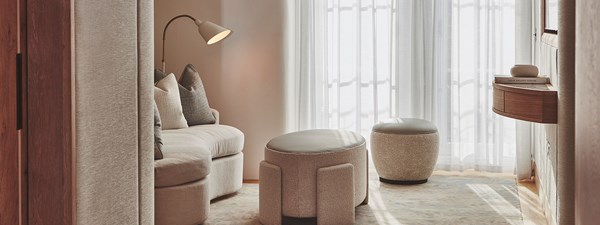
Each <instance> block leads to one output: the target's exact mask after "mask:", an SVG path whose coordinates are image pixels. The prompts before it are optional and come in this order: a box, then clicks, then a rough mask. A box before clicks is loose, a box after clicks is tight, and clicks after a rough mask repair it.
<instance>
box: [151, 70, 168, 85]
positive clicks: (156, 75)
mask: <svg viewBox="0 0 600 225" xmlns="http://www.w3.org/2000/svg"><path fill="white" fill-rule="evenodd" d="M165 77H166V75H165V72H163V71H162V70H160V69H154V83H156V82H158V81H160V80H162V79H163V78H165Z"/></svg>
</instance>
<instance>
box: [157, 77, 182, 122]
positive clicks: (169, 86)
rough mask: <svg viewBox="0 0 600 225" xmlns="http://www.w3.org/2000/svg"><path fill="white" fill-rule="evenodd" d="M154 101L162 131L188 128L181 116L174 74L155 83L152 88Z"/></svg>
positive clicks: (177, 87)
mask: <svg viewBox="0 0 600 225" xmlns="http://www.w3.org/2000/svg"><path fill="white" fill-rule="evenodd" d="M154 101H156V106H157V107H158V112H159V114H160V122H161V123H162V129H163V130H169V129H179V128H186V127H188V125H187V121H186V120H185V117H184V116H183V110H182V108H181V99H180V98H179V86H178V84H177V79H175V74H173V73H170V74H169V75H167V76H166V77H165V78H163V79H162V80H160V81H158V82H156V85H155V87H154Z"/></svg>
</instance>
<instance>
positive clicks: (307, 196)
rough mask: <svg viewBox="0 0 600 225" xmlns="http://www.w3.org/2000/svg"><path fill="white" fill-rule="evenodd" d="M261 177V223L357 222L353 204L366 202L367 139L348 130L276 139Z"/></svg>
mask: <svg viewBox="0 0 600 225" xmlns="http://www.w3.org/2000/svg"><path fill="white" fill-rule="evenodd" d="M259 180H260V181H259V182H260V186H259V218H260V221H261V222H262V223H263V224H281V223H282V220H284V221H285V220H286V219H298V218H303V219H306V218H313V219H314V217H316V221H317V223H318V224H348V223H350V224H351V223H354V208H355V207H356V206H358V205H361V204H362V203H366V201H367V188H368V185H367V149H366V144H365V139H364V138H363V137H362V136H361V135H359V134H357V133H354V132H351V131H344V130H306V131H299V132H293V133H289V134H285V135H282V136H279V137H276V138H273V139H272V140H271V141H269V143H268V144H267V146H266V148H265V160H264V161H262V162H261V164H260V172H259ZM284 223H285V222H284Z"/></svg>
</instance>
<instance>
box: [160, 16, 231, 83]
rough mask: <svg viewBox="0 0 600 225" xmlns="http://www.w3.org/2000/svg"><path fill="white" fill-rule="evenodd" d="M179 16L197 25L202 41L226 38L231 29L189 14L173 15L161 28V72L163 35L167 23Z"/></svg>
mask: <svg viewBox="0 0 600 225" xmlns="http://www.w3.org/2000/svg"><path fill="white" fill-rule="evenodd" d="M179 18H189V19H191V20H192V21H194V24H196V26H197V27H198V32H199V33H200V36H202V38H203V39H204V41H206V44H209V45H211V44H214V43H217V42H219V41H221V40H223V39H224V38H226V37H227V36H229V34H231V30H229V29H227V28H224V27H221V26H219V25H217V24H214V23H212V22H210V21H201V20H198V19H196V18H194V17H192V16H190V15H179V16H176V17H173V19H171V20H169V22H168V23H167V25H166V26H165V29H164V30H163V39H162V40H163V41H162V49H163V51H162V70H163V72H164V71H165V39H166V38H165V37H166V34H167V28H169V25H171V22H173V21H175V20H176V19H179Z"/></svg>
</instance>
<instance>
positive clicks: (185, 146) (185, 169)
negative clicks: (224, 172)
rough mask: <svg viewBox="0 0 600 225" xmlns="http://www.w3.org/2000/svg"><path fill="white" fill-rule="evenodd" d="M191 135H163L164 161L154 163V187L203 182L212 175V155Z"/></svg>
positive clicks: (166, 133)
mask: <svg viewBox="0 0 600 225" xmlns="http://www.w3.org/2000/svg"><path fill="white" fill-rule="evenodd" d="M195 140H196V138H195V137H194V136H191V135H186V134H177V133H172V132H171V133H170V132H165V133H163V143H164V146H163V157H164V158H163V159H161V160H156V161H154V186H155V187H169V186H175V185H181V184H186V183H190V182H194V181H197V180H201V179H203V178H204V177H206V176H207V175H208V174H209V173H210V163H211V153H210V151H208V150H206V149H204V148H203V147H202V146H201V145H199V144H198V143H197V142H196V141H195Z"/></svg>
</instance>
